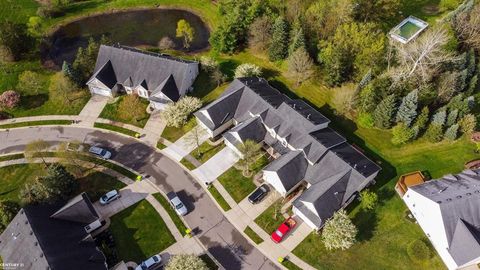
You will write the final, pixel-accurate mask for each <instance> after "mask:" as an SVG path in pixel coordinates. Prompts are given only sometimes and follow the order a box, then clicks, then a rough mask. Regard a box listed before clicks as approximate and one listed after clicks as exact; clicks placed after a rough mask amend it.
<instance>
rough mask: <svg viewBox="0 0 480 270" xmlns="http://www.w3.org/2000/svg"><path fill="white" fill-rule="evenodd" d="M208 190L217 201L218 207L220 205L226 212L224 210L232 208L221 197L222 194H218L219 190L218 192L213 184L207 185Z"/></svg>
mask: <svg viewBox="0 0 480 270" xmlns="http://www.w3.org/2000/svg"><path fill="white" fill-rule="evenodd" d="M208 192H210V194H212V196H213V198H214V199H215V201H217V203H218V204H219V205H220V207H222V209H223V211H225V212H226V211H228V210H230V209H232V207H230V205H229V204H228V202H227V201H226V200H225V199H224V198H223V197H222V194H220V192H218V190H217V188H215V187H214V186H213V185H210V186H209V187H208Z"/></svg>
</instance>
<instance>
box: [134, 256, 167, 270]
mask: <svg viewBox="0 0 480 270" xmlns="http://www.w3.org/2000/svg"><path fill="white" fill-rule="evenodd" d="M161 263H162V257H160V255H153V256H152V257H150V258H148V259H146V260H145V261H143V262H142V263H140V264H139V265H138V266H137V268H135V270H151V269H155V268H157V267H159V266H160V264H161Z"/></svg>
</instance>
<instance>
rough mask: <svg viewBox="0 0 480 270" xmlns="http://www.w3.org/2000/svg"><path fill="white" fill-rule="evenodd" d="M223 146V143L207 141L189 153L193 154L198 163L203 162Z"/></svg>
mask: <svg viewBox="0 0 480 270" xmlns="http://www.w3.org/2000/svg"><path fill="white" fill-rule="evenodd" d="M224 147H225V144H223V143H220V144H218V145H211V144H210V143H209V142H208V141H205V142H204V143H202V144H201V145H200V146H199V147H198V148H196V149H194V150H193V151H192V152H190V155H191V156H193V157H194V158H195V159H196V160H198V161H200V163H202V164H203V163H205V162H207V160H209V159H210V158H211V157H213V156H214V155H215V154H216V153H218V152H220V150H222V149H223V148H224Z"/></svg>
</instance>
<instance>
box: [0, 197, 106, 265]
mask: <svg viewBox="0 0 480 270" xmlns="http://www.w3.org/2000/svg"><path fill="white" fill-rule="evenodd" d="M99 219H100V216H99V214H98V213H97V212H96V210H95V208H94V207H93V205H92V203H91V201H90V199H89V198H88V196H87V195H86V193H82V194H80V195H78V196H76V197H75V198H73V199H72V200H70V201H69V202H67V203H66V204H65V203H61V202H60V203H53V204H40V205H31V206H27V207H25V208H22V209H21V210H20V211H19V212H18V214H17V215H16V216H15V218H14V219H13V220H12V222H10V224H9V225H8V226H7V228H6V229H5V231H4V232H3V233H2V234H1V235H0V256H1V258H2V260H3V263H4V264H9V263H11V264H21V266H18V267H14V268H11V269H31V270H34V269H69V270H77V269H78V270H85V269H89V270H106V269H108V267H107V264H106V259H105V256H104V254H103V253H102V252H101V251H100V250H99V249H98V248H97V246H96V245H95V241H94V240H93V238H92V236H91V235H90V233H89V232H87V230H86V228H85V227H86V226H88V225H89V224H92V223H94V222H97V221H98V220H99ZM5 269H10V268H8V265H5Z"/></svg>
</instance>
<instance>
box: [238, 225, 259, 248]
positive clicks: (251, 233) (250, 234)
mask: <svg viewBox="0 0 480 270" xmlns="http://www.w3.org/2000/svg"><path fill="white" fill-rule="evenodd" d="M243 232H244V233H245V234H246V235H248V237H250V239H252V241H253V242H254V243H255V244H257V245H258V244H260V243H262V242H263V239H262V238H261V237H260V236H259V235H258V234H257V233H256V232H255V231H254V230H252V228H250V227H249V226H247V228H245V230H244V231H243Z"/></svg>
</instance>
